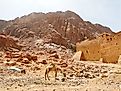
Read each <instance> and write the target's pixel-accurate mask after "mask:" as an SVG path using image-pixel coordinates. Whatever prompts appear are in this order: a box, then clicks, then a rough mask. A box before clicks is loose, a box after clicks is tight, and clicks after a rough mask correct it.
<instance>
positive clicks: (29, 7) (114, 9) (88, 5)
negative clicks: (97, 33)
mask: <svg viewBox="0 0 121 91" xmlns="http://www.w3.org/2000/svg"><path fill="white" fill-rule="evenodd" d="M66 10H71V11H73V12H75V13H77V14H78V15H80V17H81V18H82V19H84V20H86V21H90V22H92V23H99V24H102V25H104V26H107V27H110V28H111V29H112V30H113V31H115V32H118V31H119V30H120V31H121V0H0V19H2V20H12V19H15V18H16V17H21V16H23V15H27V14H30V13H32V12H44V13H47V12H55V11H66Z"/></svg>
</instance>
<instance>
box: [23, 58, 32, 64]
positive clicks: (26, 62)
mask: <svg viewBox="0 0 121 91" xmlns="http://www.w3.org/2000/svg"><path fill="white" fill-rule="evenodd" d="M30 62H31V61H30V60H28V58H23V60H22V63H24V64H29V63H30Z"/></svg>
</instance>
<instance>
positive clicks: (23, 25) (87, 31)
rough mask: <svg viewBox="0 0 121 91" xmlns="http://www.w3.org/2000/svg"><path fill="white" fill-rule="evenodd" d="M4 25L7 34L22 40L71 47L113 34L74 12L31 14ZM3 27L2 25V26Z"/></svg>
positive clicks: (106, 28)
mask: <svg viewBox="0 0 121 91" xmlns="http://www.w3.org/2000/svg"><path fill="white" fill-rule="evenodd" d="M8 22H9V24H4V26H3V27H2V30H3V32H4V33H5V34H7V35H10V36H15V37H17V38H19V39H20V40H23V39H24V40H25V39H27V38H30V37H33V38H32V39H40V38H41V39H43V40H44V41H45V42H50V43H56V44H59V45H63V46H66V47H71V45H73V44H74V45H75V44H76V43H77V42H80V41H83V40H85V39H94V38H95V37H96V36H98V35H99V34H101V33H103V32H107V33H111V34H112V33H113V32H112V31H111V29H110V28H108V27H105V26H102V25H100V24H92V23H91V22H89V21H84V20H83V19H82V18H81V17H80V16H79V15H77V14H76V13H74V12H72V11H65V12H61V11H58V12H49V13H46V14H45V13H31V14H29V15H25V16H22V17H20V18H19V17H18V18H16V19H14V20H11V21H8ZM0 27H1V24H0Z"/></svg>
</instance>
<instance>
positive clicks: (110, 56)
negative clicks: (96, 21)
mask: <svg viewBox="0 0 121 91" xmlns="http://www.w3.org/2000/svg"><path fill="white" fill-rule="evenodd" d="M120 39H121V33H120V32H119V33H116V34H113V35H110V34H107V33H105V34H102V35H100V37H98V38H96V39H94V40H91V41H89V40H87V41H84V42H81V43H77V45H76V47H77V51H82V52H83V54H84V58H85V60H95V61H96V60H99V59H100V58H101V59H102V61H103V62H106V63H117V62H118V58H119V56H120V54H121V48H120V46H121V41H120Z"/></svg>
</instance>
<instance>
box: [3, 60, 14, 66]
mask: <svg viewBox="0 0 121 91" xmlns="http://www.w3.org/2000/svg"><path fill="white" fill-rule="evenodd" d="M4 64H5V65H7V66H14V65H16V62H15V61H4Z"/></svg>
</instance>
